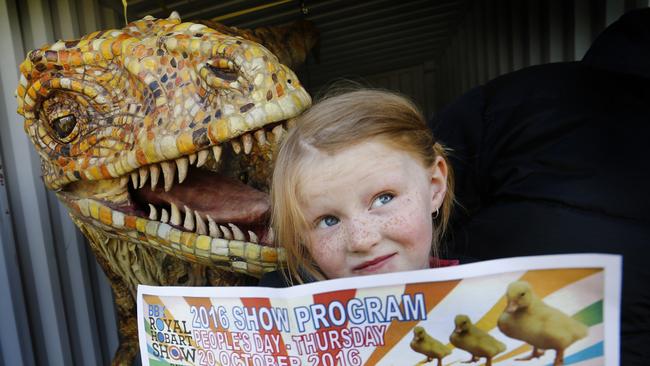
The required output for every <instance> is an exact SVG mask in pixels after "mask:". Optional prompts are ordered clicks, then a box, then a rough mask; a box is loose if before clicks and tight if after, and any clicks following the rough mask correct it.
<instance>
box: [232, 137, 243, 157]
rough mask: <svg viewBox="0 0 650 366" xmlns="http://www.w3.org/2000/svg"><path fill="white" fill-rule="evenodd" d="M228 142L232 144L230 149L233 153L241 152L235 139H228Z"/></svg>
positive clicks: (239, 145)
mask: <svg viewBox="0 0 650 366" xmlns="http://www.w3.org/2000/svg"><path fill="white" fill-rule="evenodd" d="M230 144H231V145H232V150H233V151H234V152H235V154H239V153H240V152H241V144H240V143H239V141H237V140H230Z"/></svg>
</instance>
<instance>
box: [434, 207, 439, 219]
mask: <svg viewBox="0 0 650 366" xmlns="http://www.w3.org/2000/svg"><path fill="white" fill-rule="evenodd" d="M438 216H440V210H439V209H437V208H436V212H434V213H433V219H434V220H435V219H437V218H438Z"/></svg>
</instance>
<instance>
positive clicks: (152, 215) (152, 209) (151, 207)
mask: <svg viewBox="0 0 650 366" xmlns="http://www.w3.org/2000/svg"><path fill="white" fill-rule="evenodd" d="M149 220H158V212H156V206H154V205H152V204H151V203H150V204H149Z"/></svg>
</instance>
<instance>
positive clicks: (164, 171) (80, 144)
mask: <svg viewBox="0 0 650 366" xmlns="http://www.w3.org/2000/svg"><path fill="white" fill-rule="evenodd" d="M21 73H22V76H21V78H20V84H19V86H18V89H17V92H16V94H17V99H18V113H20V114H22V115H23V116H24V117H25V131H26V133H27V134H28V135H29V138H30V139H31V141H32V142H33V144H34V146H35V148H36V150H37V152H38V154H39V155H40V158H41V161H42V164H41V165H42V174H43V180H44V181H45V184H46V186H47V187H48V188H50V189H52V190H55V191H56V192H57V195H58V197H59V198H60V199H61V200H62V201H63V202H64V203H65V204H66V205H67V207H68V208H69V210H70V214H71V215H72V217H73V219H74V220H75V222H82V223H84V224H86V225H90V226H92V227H94V228H98V229H99V230H101V231H102V232H104V233H105V234H106V235H109V236H113V237H117V238H120V239H124V240H128V241H131V242H135V243H139V244H144V245H150V246H154V247H156V248H158V249H160V250H163V251H165V252H167V253H170V254H173V255H176V256H180V257H185V258H187V259H188V260H191V261H195V262H199V263H205V264H208V265H216V266H219V267H225V268H228V269H232V270H235V271H240V272H244V273H248V274H252V275H259V274H261V273H262V272H264V271H266V270H270V269H272V268H274V267H275V262H277V261H278V253H277V251H276V250H275V249H274V248H271V247H270V245H271V244H272V238H271V235H272V234H271V233H270V232H269V229H268V217H269V208H270V205H269V199H268V195H267V194H266V192H267V191H268V181H269V175H270V169H271V165H272V162H271V158H272V151H273V149H274V146H275V145H276V144H277V142H278V140H279V139H280V138H281V136H282V134H283V133H284V132H285V127H286V123H287V120H289V119H291V118H293V117H295V116H297V115H298V114H299V113H301V112H302V111H303V110H304V109H305V108H307V107H308V106H309V105H310V103H311V99H310V97H309V95H308V94H307V92H306V91H305V90H304V89H303V88H302V87H301V85H300V82H299V81H298V79H297V78H296V76H295V74H294V73H293V72H292V71H291V70H289V69H288V68H287V67H285V66H284V65H282V64H280V63H279V62H278V61H277V58H276V57H275V56H274V55H273V54H272V53H270V52H269V51H268V50H267V49H265V48H264V47H262V46H260V45H259V44H257V43H254V42H251V41H248V40H245V39H243V38H240V37H235V36H231V35H225V34H223V33H219V32H218V31H216V30H214V29H211V28H209V27H207V26H205V25H202V24H195V23H182V22H181V20H180V18H179V17H178V15H177V14H175V13H173V14H172V15H171V16H170V17H169V18H168V19H154V18H152V17H145V18H143V19H142V20H139V21H136V22H132V23H130V24H128V25H127V27H125V28H123V29H120V30H107V31H99V32H95V33H92V34H89V35H87V36H84V37H83V38H81V39H79V40H75V41H58V42H56V43H54V44H53V45H46V46H43V47H41V48H40V49H37V50H34V51H32V52H30V53H29V55H28V57H27V59H26V60H25V61H24V62H23V63H22V64H21Z"/></svg>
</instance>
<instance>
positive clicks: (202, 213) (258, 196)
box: [66, 121, 286, 246]
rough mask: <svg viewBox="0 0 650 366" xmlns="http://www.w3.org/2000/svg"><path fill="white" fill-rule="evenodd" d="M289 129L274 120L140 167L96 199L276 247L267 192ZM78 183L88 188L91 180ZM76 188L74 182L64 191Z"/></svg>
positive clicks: (214, 234)
mask: <svg viewBox="0 0 650 366" xmlns="http://www.w3.org/2000/svg"><path fill="white" fill-rule="evenodd" d="M285 133H286V121H281V122H276V123H272V124H269V125H266V126H264V127H263V128H260V129H258V130H256V131H251V132H247V133H245V134H243V135H241V136H238V137H236V138H234V139H232V140H230V141H227V142H224V143H222V144H221V145H217V146H210V147H208V148H206V149H204V150H201V151H198V152H196V153H193V154H190V155H187V156H183V157H180V158H177V159H175V160H170V161H163V162H159V163H154V164H150V165H147V166H144V167H141V168H140V169H139V170H137V171H134V172H131V174H130V175H128V176H125V177H122V178H121V179H119V186H120V189H119V190H116V191H113V192H110V193H108V194H107V193H104V195H105V196H104V197H101V196H100V197H101V198H100V199H99V200H98V201H100V202H101V204H103V205H105V206H107V207H109V208H110V209H111V210H114V211H119V212H121V213H123V214H125V215H130V216H136V217H140V218H144V219H146V220H148V221H155V222H159V223H165V224H167V225H169V226H171V227H173V228H176V229H178V230H180V231H182V232H190V233H194V234H197V235H205V236H209V237H211V238H223V239H226V240H238V241H242V242H250V243H256V244H260V245H263V246H272V244H273V232H272V230H271V229H270V228H269V219H270V207H271V206H270V200H269V195H268V193H267V192H268V188H269V183H270V176H271V166H272V161H271V160H272V156H273V151H274V149H275V148H276V147H277V144H278V142H279V141H280V139H281V137H282V136H283V135H284V134H285ZM95 182H96V181H95ZM79 184H85V185H86V186H85V187H84V189H83V190H86V191H87V190H88V187H87V185H88V184H93V181H85V182H83V183H79ZM77 188H79V187H75V183H72V184H71V185H69V187H67V189H66V190H68V191H70V192H71V193H72V192H74V191H76V190H77ZM79 191H82V190H81V189H79ZM116 197H118V198H117V199H115V198H116ZM89 198H94V199H96V200H97V198H99V197H98V195H97V194H95V195H94V196H90V197H89Z"/></svg>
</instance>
